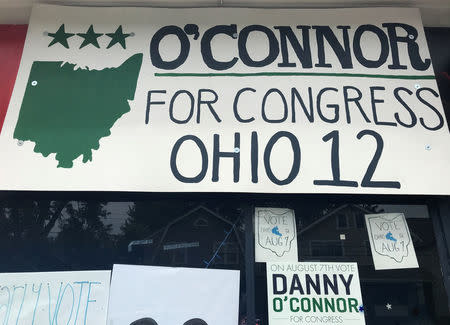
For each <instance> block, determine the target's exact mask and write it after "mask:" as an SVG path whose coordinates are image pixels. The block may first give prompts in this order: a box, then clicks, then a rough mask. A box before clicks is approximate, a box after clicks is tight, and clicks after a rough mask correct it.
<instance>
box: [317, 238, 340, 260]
mask: <svg viewBox="0 0 450 325" xmlns="http://www.w3.org/2000/svg"><path fill="white" fill-rule="evenodd" d="M310 245H311V256H344V248H343V247H342V242H341V241H339V240H326V241H325V240H313V241H311V243H310Z"/></svg>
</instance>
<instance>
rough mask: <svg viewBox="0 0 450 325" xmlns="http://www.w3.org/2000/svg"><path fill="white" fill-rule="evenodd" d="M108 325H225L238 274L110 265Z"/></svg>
mask: <svg viewBox="0 0 450 325" xmlns="http://www.w3.org/2000/svg"><path fill="white" fill-rule="evenodd" d="M109 310H110V312H109V313H108V325H130V324H132V325H137V324H139V325H144V324H145V325H147V324H148V325H157V324H159V325H183V324H186V325H230V324H237V323H238V321H239V320H238V317H239V271H230V270H210V269H191V268H173V267H156V266H135V265H114V267H113V276H112V281H111V295H110V299H109Z"/></svg>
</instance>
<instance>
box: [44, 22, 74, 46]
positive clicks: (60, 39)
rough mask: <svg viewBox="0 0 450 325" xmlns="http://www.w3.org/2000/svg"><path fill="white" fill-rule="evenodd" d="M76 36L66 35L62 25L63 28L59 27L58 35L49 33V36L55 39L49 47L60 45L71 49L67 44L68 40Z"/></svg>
mask: <svg viewBox="0 0 450 325" xmlns="http://www.w3.org/2000/svg"><path fill="white" fill-rule="evenodd" d="M73 35H75V34H72V33H66V31H65V29H64V24H62V25H61V26H59V28H58V30H57V31H56V33H47V36H50V37H53V39H52V41H51V42H50V44H48V47H50V46H52V45H54V44H56V43H59V44H61V45H62V46H64V47H65V48H66V49H68V48H69V43H67V39H68V38H70V37H72V36H73Z"/></svg>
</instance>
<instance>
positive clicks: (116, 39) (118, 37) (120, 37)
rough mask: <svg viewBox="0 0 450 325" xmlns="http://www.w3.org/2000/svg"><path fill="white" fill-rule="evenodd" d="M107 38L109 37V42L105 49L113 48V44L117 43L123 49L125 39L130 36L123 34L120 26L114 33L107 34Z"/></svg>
mask: <svg viewBox="0 0 450 325" xmlns="http://www.w3.org/2000/svg"><path fill="white" fill-rule="evenodd" d="M106 35H107V36H109V37H111V42H109V44H108V47H107V49H109V48H110V47H112V46H114V45H115V44H117V43H119V44H120V45H122V47H123V48H124V49H126V48H127V46H126V44H125V38H127V37H129V36H130V35H131V34H124V33H123V32H122V25H120V26H119V28H117V29H116V31H115V32H114V33H108V34H106Z"/></svg>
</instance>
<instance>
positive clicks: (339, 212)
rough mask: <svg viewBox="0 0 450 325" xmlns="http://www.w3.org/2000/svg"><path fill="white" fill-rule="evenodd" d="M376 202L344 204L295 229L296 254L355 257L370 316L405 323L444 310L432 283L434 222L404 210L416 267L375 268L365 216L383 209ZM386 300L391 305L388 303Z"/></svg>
mask: <svg viewBox="0 0 450 325" xmlns="http://www.w3.org/2000/svg"><path fill="white" fill-rule="evenodd" d="M377 208H378V207H377V206H361V205H353V204H344V205H341V206H339V207H337V208H335V209H333V210H332V211H330V212H328V213H326V214H325V215H323V216H322V217H319V218H317V219H316V220H315V221H313V222H312V223H310V224H309V225H307V226H305V227H303V228H302V229H298V234H299V236H298V238H299V239H298V240H299V242H298V243H299V255H300V260H301V261H324V262H357V263H358V269H359V275H360V281H361V286H362V287H363V288H362V292H363V300H364V305H365V308H364V310H365V313H366V316H367V318H372V319H373V320H374V321H375V319H378V320H381V319H383V318H384V317H386V318H385V319H386V320H387V319H389V318H391V317H396V319H403V320H404V321H407V324H422V323H417V322H418V321H419V320H421V321H424V320H429V319H430V316H429V315H433V314H434V315H443V314H445V312H446V309H447V306H446V303H445V302H444V301H443V300H442V299H441V297H443V296H445V291H444V290H441V291H440V290H437V288H438V287H439V286H438V285H436V283H433V281H436V278H439V276H440V275H439V274H437V272H439V267H434V266H436V265H439V257H438V256H437V254H435V251H434V249H433V247H434V245H435V239H434V237H433V236H430V234H432V233H433V224H432V223H431V222H430V219H429V216H428V215H423V216H422V217H418V216H417V217H416V216H414V217H412V218H408V214H407V213H405V217H406V218H407V223H408V227H409V230H410V234H411V237H412V240H413V243H414V248H415V250H416V255H417V259H418V263H419V268H418V269H404V270H402V272H395V271H394V272H393V271H391V270H380V271H376V270H375V268H374V265H373V260H372V254H371V250H370V243H369V237H368V234H367V230H366V225H365V217H364V216H365V214H373V213H380V212H383V211H379V210H377ZM398 212H403V211H401V210H400V211H398ZM300 217H301V216H300ZM433 272H434V274H433ZM432 288H434V290H432ZM442 289H443V288H442ZM425 301H427V305H425ZM430 302H432V303H430ZM388 303H389V304H391V305H392V306H393V307H392V309H387V308H386V304H388ZM391 319H392V318H391ZM405 324H406V323H405Z"/></svg>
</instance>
